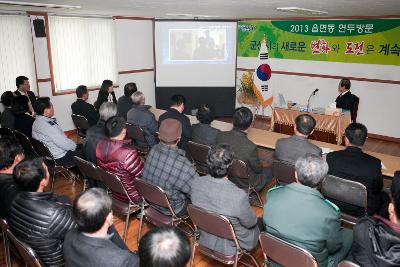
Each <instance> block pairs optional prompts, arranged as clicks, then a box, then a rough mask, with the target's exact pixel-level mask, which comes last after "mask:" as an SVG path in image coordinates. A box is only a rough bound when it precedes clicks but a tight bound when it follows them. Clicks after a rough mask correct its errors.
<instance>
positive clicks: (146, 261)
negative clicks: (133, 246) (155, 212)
mask: <svg viewBox="0 0 400 267" xmlns="http://www.w3.org/2000/svg"><path fill="white" fill-rule="evenodd" d="M139 258H140V267H185V266H187V264H188V262H189V260H190V243H189V239H188V238H187V237H186V236H185V235H184V234H183V233H182V231H181V230H180V229H179V228H177V227H173V226H162V227H156V228H153V229H151V230H150V231H149V232H147V233H146V234H145V235H144V236H143V237H142V239H140V242H139Z"/></svg>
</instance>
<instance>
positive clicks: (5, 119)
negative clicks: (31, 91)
mask: <svg viewBox="0 0 400 267" xmlns="http://www.w3.org/2000/svg"><path fill="white" fill-rule="evenodd" d="M13 99H14V94H13V92H11V91H5V92H4V93H3V94H2V95H1V103H2V104H3V106H4V110H3V112H1V119H0V123H1V127H4V128H9V129H11V130H14V124H15V119H14V113H13V112H12V109H11V107H12V103H13Z"/></svg>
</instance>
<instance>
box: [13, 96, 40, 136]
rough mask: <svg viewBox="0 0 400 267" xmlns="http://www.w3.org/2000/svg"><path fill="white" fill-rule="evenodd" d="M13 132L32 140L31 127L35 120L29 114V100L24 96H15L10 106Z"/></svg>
mask: <svg viewBox="0 0 400 267" xmlns="http://www.w3.org/2000/svg"><path fill="white" fill-rule="evenodd" d="M12 112H13V113H14V119H15V121H14V127H15V130H17V131H19V132H21V133H23V134H25V135H26V136H27V137H29V138H32V125H33V122H34V121H35V118H34V117H32V115H31V114H30V113H29V98H28V97H27V96H24V95H19V96H15V97H14V99H13V104H12Z"/></svg>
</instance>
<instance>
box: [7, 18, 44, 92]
mask: <svg viewBox="0 0 400 267" xmlns="http://www.w3.org/2000/svg"><path fill="white" fill-rule="evenodd" d="M20 75H23V76H26V77H28V78H29V80H30V84H31V90H32V91H34V88H36V74H35V64H34V59H33V46H32V34H31V26H30V21H29V17H28V16H23V15H0V94H1V93H3V92H5V91H15V90H16V89H17V88H16V87H15V78H17V77H18V76H20Z"/></svg>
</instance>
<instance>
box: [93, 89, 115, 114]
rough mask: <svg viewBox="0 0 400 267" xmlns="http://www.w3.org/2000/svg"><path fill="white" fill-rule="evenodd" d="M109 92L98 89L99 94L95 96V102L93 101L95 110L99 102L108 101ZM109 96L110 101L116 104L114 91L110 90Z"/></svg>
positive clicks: (98, 107)
mask: <svg viewBox="0 0 400 267" xmlns="http://www.w3.org/2000/svg"><path fill="white" fill-rule="evenodd" d="M109 94H110V93H108V92H106V93H103V92H102V91H99V94H98V96H97V100H96V102H94V104H93V105H94V107H95V108H96V109H97V111H98V110H99V109H100V106H101V104H103V103H104V102H108V96H109ZM111 97H112V101H113V102H114V103H115V104H117V98H116V97H115V92H114V91H112V92H111Z"/></svg>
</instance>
